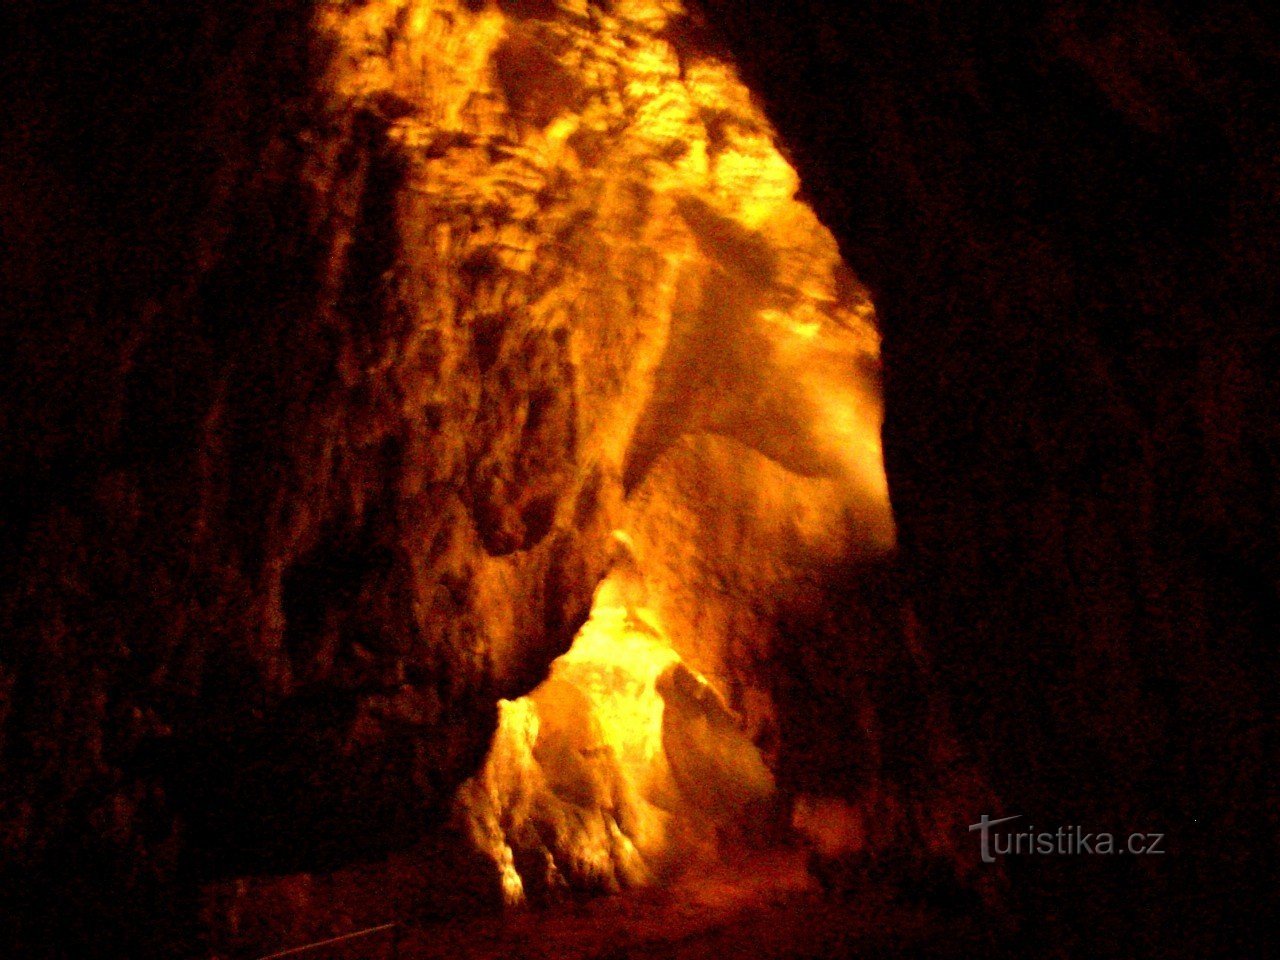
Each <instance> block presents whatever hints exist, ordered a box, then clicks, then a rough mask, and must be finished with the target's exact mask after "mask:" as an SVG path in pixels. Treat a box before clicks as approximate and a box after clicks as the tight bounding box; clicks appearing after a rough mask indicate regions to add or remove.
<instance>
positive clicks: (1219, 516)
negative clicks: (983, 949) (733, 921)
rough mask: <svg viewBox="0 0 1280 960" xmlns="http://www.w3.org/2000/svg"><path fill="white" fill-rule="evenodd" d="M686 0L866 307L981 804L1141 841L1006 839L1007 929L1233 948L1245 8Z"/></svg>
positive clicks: (1130, 948) (1253, 903) (1251, 380)
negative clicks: (1097, 853)
mask: <svg viewBox="0 0 1280 960" xmlns="http://www.w3.org/2000/svg"><path fill="white" fill-rule="evenodd" d="M707 8H708V10H709V11H710V15H711V16H712V18H713V19H714V20H715V22H717V23H718V24H720V25H721V26H722V27H723V28H724V29H725V31H726V32H727V35H728V37H729V42H730V46H731V47H732V48H733V49H734V51H735V53H736V54H737V55H738V60H739V62H740V64H742V65H743V69H744V70H745V72H746V75H747V77H748V82H750V83H751V84H752V85H753V89H755V90H756V91H757V92H759V93H760V94H761V96H762V98H763V99H764V100H765V101H766V103H767V106H768V112H769V116H770V118H771V119H772V120H773V121H774V123H775V124H776V125H777V127H778V129H779V132H780V134H781V136H782V138H783V140H784V141H785V142H786V143H787V144H788V146H789V148H790V155H791V157H792V159H793V161H794V162H795V164H796V167H797V169H798V170H799V172H800V174H801V176H802V178H803V181H804V183H805V186H806V190H807V191H808V193H809V195H810V196H811V197H812V199H813V202H814V204H815V209H817V210H818V212H819V214H820V215H821V216H822V217H823V219H824V222H826V223H827V224H829V225H830V226H831V227H832V230H833V232H835V234H836V235H837V237H838V238H839V240H840V244H841V249H842V251H843V253H844V254H845V256H846V257H847V258H848V261H849V263H850V264H851V266H852V267H853V269H855V270H856V271H857V272H858V274H859V276H860V277H861V278H862V279H863V280H864V281H865V282H866V283H867V284H868V286H869V288H870V289H871V291H872V295H873V297H874V299H875V302H876V305H877V309H878V313H879V316H880V319H881V324H882V329H883V333H884V349H883V357H884V364H885V379H886V404H887V411H888V413H887V418H886V423H885V431H884V439H885V459H886V463H887V467H888V473H889V482H890V489H891V491H892V498H893V505H894V515H895V517H896V519H897V520H898V524H899V534H900V543H901V548H902V562H903V565H904V568H905V569H906V570H907V571H908V572H909V576H910V581H911V583H910V587H909V594H910V598H911V601H912V603H913V605H914V607H915V609H916V610H917V611H918V613H919V617H920V622H921V625H922V629H923V645H924V647H925V648H926V649H927V650H928V652H929V655H930V657H931V660H932V662H933V664H934V667H935V670H936V675H937V676H938V678H939V679H940V680H941V681H942V682H943V684H944V685H945V687H946V689H947V691H948V694H949V701H950V703H951V705H952V707H953V709H954V711H955V715H956V718H957V721H958V722H959V724H960V727H961V732H962V735H963V740H964V742H966V743H967V744H968V745H969V746H970V747H971V748H973V749H975V750H977V751H978V752H979V754H980V758H981V764H982V766H983V768H984V770H985V771H987V772H988V774H989V775H990V777H991V780H992V785H993V787H994V789H995V791H996V793H997V794H998V795H999V796H1000V798H1001V801H1002V809H1003V811H1005V812H1007V813H1009V814H1021V815H1023V816H1024V817H1026V818H1028V819H1031V820H1033V821H1034V823H1035V824H1036V825H1037V826H1042V825H1044V824H1047V823H1050V822H1052V823H1053V824H1054V826H1055V827H1056V826H1057V825H1069V824H1081V825H1084V827H1085V829H1089V828H1090V827H1092V828H1093V829H1097V830H1114V831H1116V832H1118V833H1125V834H1127V833H1128V832H1129V831H1152V832H1163V833H1164V834H1166V836H1167V839H1168V849H1169V851H1170V852H1169V855H1168V856H1165V857H1164V858H1156V857H1150V858H1130V859H1128V860H1125V859H1123V858H1121V859H1107V858H1100V857H1074V858H1057V859H1055V858H1043V857H1042V858H1021V859H1018V858H1013V859H1010V860H1009V862H1008V866H1009V869H1010V871H1011V878H1010V887H1011V890H1012V891H1013V892H1014V894H1015V895H1017V896H1018V897H1019V898H1020V900H1021V904H1022V907H1021V909H1022V910H1023V916H1024V928H1025V935H1026V936H1027V937H1028V940H1029V944H1030V945H1029V947H1028V949H1032V950H1034V951H1037V952H1039V951H1048V952H1050V953H1051V954H1052V955H1060V954H1061V955H1080V956H1112V955H1115V956H1139V955H1141V956H1148V955H1149V956H1184V955H1185V956H1207V955H1245V954H1251V953H1255V952H1257V951H1258V950H1259V949H1261V941H1262V937H1263V934H1262V932H1261V929H1260V927H1259V925H1258V920H1259V918H1260V917H1261V916H1262V915H1264V914H1265V913H1266V908H1265V907H1264V906H1263V904H1265V903H1266V902H1267V900H1268V899H1269V898H1270V896H1271V891H1270V890H1269V889H1268V887H1269V885H1270V883H1271V882H1272V881H1271V880H1269V879H1268V878H1273V877H1274V875H1275V874H1274V869H1275V854H1276V846H1275V836H1276V833H1275V830H1276V821H1275V807H1274V804H1273V803H1271V802H1270V801H1269V800H1268V799H1267V798H1268V797H1273V796H1274V795H1275V781H1274V771H1273V766H1274V765H1273V764H1272V762H1271V759H1270V758H1271V755H1272V753H1273V749H1274V742H1275V741H1274V735H1275V714H1274V709H1273V707H1272V706H1271V705H1273V704H1274V703H1275V702H1276V699H1275V694H1276V691H1275V677H1276V669H1275V667H1276V662H1275V644H1274V641H1273V639H1272V630H1271V627H1270V624H1271V623H1272V622H1273V621H1274V619H1275V614H1276V610H1277V603H1276V601H1277V595H1276V584H1277V582H1280V581H1278V579H1277V575H1278V574H1280V566H1278V565H1277V564H1278V557H1280V554H1278V551H1277V547H1278V546H1280V536H1278V533H1277V526H1276V519H1275V517H1276V511H1275V505H1276V500H1275V484H1274V480H1273V476H1274V473H1275V467H1276V462H1277V443H1276V441H1277V434H1276V420H1275V417H1274V415H1273V413H1272V411H1274V410H1275V409H1276V402H1277V395H1276V382H1275V377H1274V369H1275V363H1276V358H1277V354H1276V337H1275V332H1274V322H1273V317H1274V312H1275V289H1276V278H1277V276H1280V272H1278V271H1277V262H1276V251H1277V250H1280V247H1278V246H1277V244H1276V220H1275V216H1274V213H1275V209H1276V207H1275V201H1276V195H1277V185H1278V184H1280V173H1278V171H1277V169H1276V154H1275V149H1274V144H1275V140H1274V138H1275V130H1276V113H1275V104H1276V97H1275V94H1276V89H1275V77H1276V73H1275V71H1274V69H1272V66H1271V65H1272V64H1274V62H1275V57H1276V54H1277V51H1278V50H1280V46H1278V44H1277V37H1276V34H1275V31H1274V26H1273V22H1272V18H1271V17H1270V14H1269V12H1268V11H1265V10H1264V9H1263V8H1262V7H1261V6H1260V5H1253V4H1248V3H1227V4H1218V5H1214V6H1213V7H1212V9H1210V10H1206V11H1197V12H1195V13H1192V12H1190V11H1187V10H1182V9H1180V8H1176V7H1175V6H1174V5H1172V4H1159V3H1156V4H1150V3H1124V4H1120V5H1118V6H1117V5H1112V6H1110V7H1108V8H1107V9H1106V10H1094V9H1092V8H1090V7H1088V5H1082V4H1075V3H1066V2H1044V3H1034V4H1018V5H1007V4H998V3H976V4H964V5H959V6H957V5H949V4H940V3H930V2H913V3H874V2H873V3H859V4H854V5H848V6H844V5H837V4H825V3H819V2H804V3H794V4H777V5H768V6H767V7H765V8H761V7H760V6H759V5H754V4H742V3H736V2H733V0H711V2H709V3H708V4H707ZM981 812H983V811H981V810H973V811H970V813H972V814H973V816H972V817H971V819H970V822H973V821H976V819H977V814H979V813H981ZM996 812H997V811H992V814H993V815H994V814H995V813H996ZM963 827H964V824H963V823H959V822H957V823H955V824H954V825H953V829H955V830H957V831H958V830H962V829H963Z"/></svg>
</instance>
